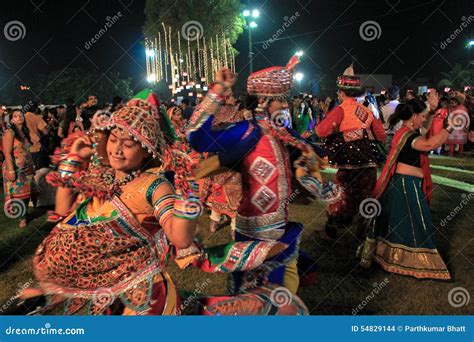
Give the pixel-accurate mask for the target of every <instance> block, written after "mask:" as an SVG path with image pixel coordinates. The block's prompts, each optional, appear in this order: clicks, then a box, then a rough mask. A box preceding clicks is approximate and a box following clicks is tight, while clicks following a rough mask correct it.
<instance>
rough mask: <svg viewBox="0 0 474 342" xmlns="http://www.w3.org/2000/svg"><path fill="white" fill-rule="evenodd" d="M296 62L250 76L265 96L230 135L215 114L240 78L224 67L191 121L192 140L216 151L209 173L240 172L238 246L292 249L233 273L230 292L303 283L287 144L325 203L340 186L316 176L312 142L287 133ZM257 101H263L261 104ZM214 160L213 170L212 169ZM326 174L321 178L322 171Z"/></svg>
mask: <svg viewBox="0 0 474 342" xmlns="http://www.w3.org/2000/svg"><path fill="white" fill-rule="evenodd" d="M296 63H297V59H296V57H293V58H292V59H291V60H290V62H289V63H288V64H287V66H286V67H272V68H268V69H264V70H261V71H258V72H255V73H253V74H252V75H250V77H249V79H248V82H247V90H248V93H249V95H253V96H256V97H260V98H266V99H267V101H263V102H262V104H261V105H259V107H258V108H257V109H256V110H255V112H254V119H253V120H251V121H241V122H237V123H235V124H233V125H232V126H230V127H227V128H226V129H224V130H214V129H213V128H212V123H213V120H214V115H215V114H216V113H218V112H219V110H220V108H221V106H222V105H223V103H224V99H225V97H226V96H229V95H230V94H231V91H232V90H231V86H232V85H233V83H234V82H235V77H234V75H233V74H232V73H231V72H230V71H229V70H226V69H223V70H221V71H220V72H219V73H218V75H217V79H216V81H215V82H214V83H213V84H212V85H211V90H210V91H209V93H208V94H207V96H206V98H205V99H204V100H203V102H202V104H201V106H200V107H199V108H197V109H196V110H195V112H194V114H193V116H192V118H191V120H190V124H191V125H190V128H189V129H188V140H189V142H190V144H191V146H192V147H193V148H195V149H196V150H197V151H199V152H217V153H218V156H215V157H216V158H214V159H213V158H209V159H208V160H206V163H205V165H204V166H203V168H204V169H206V168H208V171H209V172H211V171H215V170H216V169H218V168H219V167H220V166H227V167H229V168H233V169H234V170H238V171H240V172H241V174H242V189H243V193H242V201H241V203H240V206H239V209H238V213H237V220H236V234H235V239H236V241H254V242H259V241H280V242H283V243H285V244H287V245H288V248H287V249H286V250H285V251H283V252H282V253H280V254H279V255H277V256H276V257H274V258H272V259H270V260H268V262H266V263H265V264H264V265H262V267H260V268H258V269H255V270H253V271H251V272H241V273H233V274H232V283H231V288H232V290H233V291H235V292H240V291H243V290H246V289H248V288H251V287H253V286H256V285H257V284H259V283H260V282H261V281H265V280H270V282H272V283H276V284H282V285H284V286H285V287H287V288H288V289H289V290H290V291H292V292H293V293H296V291H297V289H298V284H299V276H298V270H297V267H296V266H297V255H298V248H299V240H300V236H301V231H302V225H301V224H299V223H295V222H288V198H289V196H290V194H291V168H290V163H289V153H288V150H287V148H286V147H285V146H291V147H294V148H296V149H297V150H299V151H300V152H299V153H301V154H302V155H301V158H300V159H299V160H298V165H299V166H300V167H299V168H300V169H301V170H300V171H299V172H298V176H299V177H298V180H299V181H300V182H301V183H302V184H303V185H304V186H305V187H306V188H308V189H309V190H310V191H311V192H312V193H313V194H315V195H316V196H318V197H319V198H323V197H325V196H326V197H325V198H326V199H327V200H329V199H331V198H332V197H335V196H336V192H337V191H336V189H334V188H333V187H332V186H331V184H325V185H323V183H322V182H321V180H320V179H317V178H315V177H313V175H312V174H311V173H313V172H314V173H316V172H317V169H318V165H319V164H318V163H320V162H321V160H320V159H319V158H318V157H317V155H316V153H315V152H314V150H313V148H312V147H311V145H309V144H308V143H307V142H306V141H305V140H304V139H302V138H301V137H299V136H298V135H297V134H296V133H293V132H291V131H289V130H288V129H287V128H286V126H285V123H286V122H288V121H289V120H288V119H289V113H288V103H287V102H286V100H285V98H286V96H287V95H288V93H289V91H290V89H291V86H292V82H293V69H294V66H295V65H296ZM255 102H257V99H255ZM213 161H215V165H211V164H212V162H213ZM318 176H319V177H320V175H319V174H318Z"/></svg>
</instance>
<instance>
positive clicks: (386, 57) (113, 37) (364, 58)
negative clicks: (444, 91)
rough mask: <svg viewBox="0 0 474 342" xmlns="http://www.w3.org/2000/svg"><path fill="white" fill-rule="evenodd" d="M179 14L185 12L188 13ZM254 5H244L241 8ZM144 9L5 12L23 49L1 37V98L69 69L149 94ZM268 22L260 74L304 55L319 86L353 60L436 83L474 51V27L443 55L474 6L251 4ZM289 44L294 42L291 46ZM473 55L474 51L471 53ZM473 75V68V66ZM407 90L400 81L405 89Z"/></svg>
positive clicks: (61, 5)
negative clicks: (374, 35)
mask: <svg viewBox="0 0 474 342" xmlns="http://www.w3.org/2000/svg"><path fill="white" fill-rule="evenodd" d="M186 1H190V0H180V1H179V2H178V5H179V6H181V7H182V8H183V10H186V6H185V3H186ZM242 2H243V5H244V6H246V5H247V1H242ZM144 6H145V1H144V0H120V1H99V0H89V1H59V0H31V1H29V0H17V1H8V2H5V1H2V2H1V3H0V14H1V16H0V28H2V30H3V27H4V25H5V24H6V23H7V22H9V21H11V20H19V21H21V22H22V23H23V24H24V25H25V27H26V36H25V38H24V39H22V40H18V41H13V42H11V41H8V40H6V39H5V37H4V35H3V32H1V35H0V92H2V91H7V90H8V89H9V87H17V86H18V84H21V83H23V84H28V79H29V78H30V77H31V76H32V75H34V74H35V73H38V72H39V73H44V72H51V71H54V70H60V69H62V68H64V67H66V66H70V67H81V68H88V69H91V70H95V71H96V72H97V74H98V75H100V74H101V73H107V72H109V71H120V72H121V74H122V75H123V76H125V77H131V78H132V85H133V87H134V88H135V89H134V90H139V89H141V88H143V87H144V86H146V82H145V78H146V72H145V51H144V47H143V35H142V27H143V24H144V21H145V14H144ZM250 7H251V8H259V9H260V12H261V16H260V18H258V20H257V22H258V25H259V27H258V28H257V29H256V30H255V31H254V33H253V41H254V42H255V44H254V45H253V47H254V52H255V60H254V70H258V69H261V68H265V67H268V66H271V65H283V64H285V63H286V62H287V61H288V59H289V57H290V56H291V54H292V53H294V52H295V51H297V50H300V49H301V50H305V57H304V58H303V62H302V64H301V65H300V66H298V69H299V70H301V71H302V72H304V74H305V78H312V77H319V78H322V79H323V81H324V80H327V81H331V82H333V80H334V78H335V77H336V76H337V74H339V73H341V72H342V71H343V70H344V69H345V68H346V67H347V65H348V64H349V63H350V62H351V61H352V60H356V63H355V71H356V73H391V74H393V77H394V80H395V82H396V81H397V80H402V79H406V78H411V79H414V78H417V77H426V78H428V79H429V80H432V81H433V82H437V81H438V80H439V79H440V78H441V77H440V72H441V71H449V70H451V69H452V67H453V65H454V64H455V63H461V64H463V65H464V66H467V65H468V60H469V58H470V56H469V54H471V57H472V55H473V51H472V50H474V48H471V49H468V48H466V43H467V41H468V40H469V39H472V38H474V34H473V32H474V21H473V22H471V23H470V24H469V26H468V27H467V28H465V29H464V31H463V32H462V33H461V34H460V35H459V36H458V37H457V38H456V39H455V40H454V41H453V42H452V43H451V44H448V46H447V47H446V48H445V49H441V48H440V44H441V42H443V41H445V40H446V38H448V37H449V36H450V35H451V34H452V33H453V32H454V30H456V29H457V28H459V26H460V24H461V22H462V19H461V17H463V16H465V17H466V18H467V17H469V16H470V15H474V2H473V1H471V0H452V1H447V0H435V1H433V0H431V1H429V0H420V1H405V0H387V1H385V0H366V1H361V0H358V1H350V0H338V1H335V0H332V1H329V0H312V1H309V0H297V1H277V0H267V1H256V0H254V1H251V6H250ZM118 11H121V13H122V14H123V16H122V18H121V19H120V20H119V21H118V22H117V23H115V24H114V26H113V27H112V28H111V29H110V30H109V31H108V32H107V33H106V34H104V35H103V36H102V37H101V38H100V40H99V41H98V42H97V43H96V44H94V45H93V46H92V47H91V48H90V49H88V50H86V49H85V48H84V44H85V43H86V42H87V41H88V40H89V39H90V38H92V37H93V36H94V35H95V34H96V33H97V32H98V30H99V29H100V28H102V27H103V26H104V24H105V23H106V17H107V16H111V17H112V16H113V15H114V14H116V13H117V12H118ZM296 11H298V12H299V13H300V16H299V18H298V19H297V20H296V21H295V22H294V23H293V24H292V25H291V26H290V27H289V28H287V29H286V30H285V32H284V33H283V34H282V35H281V37H280V38H285V39H281V40H278V41H276V42H274V43H272V44H270V46H269V47H268V48H267V49H263V47H262V46H263V41H265V40H268V39H269V38H270V37H271V36H272V35H273V34H274V33H275V32H276V31H277V30H278V28H280V27H281V26H282V25H283V23H284V17H285V16H288V17H290V16H291V15H292V14H294V13H295V12H296ZM367 20H375V21H377V22H378V23H379V24H380V27H381V30H382V32H381V36H380V38H379V39H377V40H374V41H370V42H368V41H364V40H362V39H361V37H360V35H359V26H360V25H361V24H362V23H363V22H365V21H367ZM288 36H290V37H291V38H286V37H288ZM247 39H248V37H247V31H244V33H243V34H242V35H241V36H240V38H239V40H238V41H237V42H236V44H235V47H236V48H237V50H239V51H240V55H239V56H238V57H237V70H238V71H239V73H240V83H239V84H240V85H241V86H242V85H243V81H244V80H245V78H246V76H247V75H248V66H247V62H248V57H247V55H248V50H247V48H248V47H247V44H248V40H247ZM470 50H471V51H470ZM470 67H472V66H470ZM400 82H401V81H400Z"/></svg>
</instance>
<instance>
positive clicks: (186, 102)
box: [181, 99, 189, 106]
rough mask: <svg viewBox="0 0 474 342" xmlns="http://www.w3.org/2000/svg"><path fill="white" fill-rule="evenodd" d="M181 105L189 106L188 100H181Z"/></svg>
mask: <svg viewBox="0 0 474 342" xmlns="http://www.w3.org/2000/svg"><path fill="white" fill-rule="evenodd" d="M181 104H185V105H186V106H189V100H188V99H183V100H182V101H181Z"/></svg>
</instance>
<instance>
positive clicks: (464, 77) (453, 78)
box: [438, 64, 474, 90]
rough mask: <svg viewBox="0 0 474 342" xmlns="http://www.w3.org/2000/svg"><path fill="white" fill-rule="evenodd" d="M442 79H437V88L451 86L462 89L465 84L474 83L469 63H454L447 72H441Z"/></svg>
mask: <svg viewBox="0 0 474 342" xmlns="http://www.w3.org/2000/svg"><path fill="white" fill-rule="evenodd" d="M441 75H442V76H443V79H442V80H441V81H439V83H438V88H443V87H451V88H454V89H459V90H462V89H463V88H464V86H466V85H472V84H474V72H473V70H472V66H471V65H469V64H468V65H467V66H465V67H464V66H462V65H461V64H455V65H454V67H453V69H452V70H451V71H449V72H442V73H441Z"/></svg>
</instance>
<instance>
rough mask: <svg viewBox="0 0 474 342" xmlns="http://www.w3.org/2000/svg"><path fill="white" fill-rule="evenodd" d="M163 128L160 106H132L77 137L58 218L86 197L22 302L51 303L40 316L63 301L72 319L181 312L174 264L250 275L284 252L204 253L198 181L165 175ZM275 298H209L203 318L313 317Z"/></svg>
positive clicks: (261, 294)
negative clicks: (81, 314)
mask: <svg viewBox="0 0 474 342" xmlns="http://www.w3.org/2000/svg"><path fill="white" fill-rule="evenodd" d="M159 122H160V118H159V114H158V111H157V109H156V107H155V106H153V105H151V104H150V103H148V102H145V101H143V100H141V99H133V100H130V101H129V102H128V103H127V105H126V106H125V107H123V108H121V109H120V110H118V111H117V112H115V113H113V114H112V116H111V118H110V121H109V122H108V123H106V124H104V126H103V127H102V129H103V131H102V132H95V133H94V134H91V135H89V136H84V137H81V138H78V139H77V140H76V141H75V142H74V143H73V144H72V147H71V149H70V153H69V154H68V155H67V156H65V157H64V158H63V159H62V160H61V162H60V164H59V168H58V171H57V172H56V173H54V174H52V175H51V177H49V178H50V181H51V182H52V183H54V184H55V185H57V186H59V188H58V193H57V196H58V201H57V206H56V211H57V212H58V214H61V215H62V214H65V212H66V211H69V210H70V208H71V207H72V204H73V203H74V201H75V198H76V196H77V194H78V193H80V194H81V195H82V196H84V197H85V198H87V199H85V200H84V201H82V202H81V203H80V204H79V205H78V206H77V207H76V208H75V209H74V210H73V212H72V213H70V214H69V215H67V216H66V217H65V218H64V219H63V220H62V221H61V222H59V223H58V224H57V225H56V226H55V227H54V229H53V230H52V231H51V233H50V234H49V235H48V236H47V237H46V239H45V240H44V241H43V242H42V243H41V245H40V246H39V247H38V249H37V251H36V253H35V256H34V273H35V276H36V279H37V281H38V284H39V288H29V289H27V290H25V291H23V293H22V294H21V298H23V299H27V298H30V297H34V296H39V295H44V296H46V298H47V299H48V301H47V305H46V306H45V307H43V308H42V309H40V310H39V311H40V312H42V311H46V310H47V309H49V308H51V307H52V306H56V305H59V304H65V305H64V313H65V314H73V313H75V312H78V311H79V310H84V308H86V309H87V312H88V313H89V314H123V315H174V314H180V313H181V312H180V309H179V308H180V297H179V293H178V291H177V289H176V287H175V285H174V283H173V280H172V279H171V277H170V276H169V274H168V273H167V272H166V266H167V263H168V262H169V261H170V260H172V259H175V261H176V262H177V263H178V265H180V266H181V267H186V266H188V265H191V264H193V265H194V266H196V267H200V268H201V269H203V270H204V271H206V272H232V271H242V270H247V269H252V268H254V267H257V266H259V265H260V264H261V263H262V262H263V261H264V260H265V258H267V257H270V256H272V255H273V254H275V253H278V252H280V251H281V250H282V249H284V248H285V247H286V246H285V245H283V244H280V243H275V242H262V243H258V244H250V243H232V244H229V245H226V246H216V247H212V248H210V249H208V250H206V249H202V248H201V247H200V246H199V245H197V244H196V243H194V242H193V238H194V231H195V225H196V220H195V219H196V218H197V217H198V216H199V214H200V212H201V205H200V203H199V201H198V200H197V198H196V197H195V196H194V193H193V191H194V190H195V189H194V184H193V183H191V184H188V182H187V179H185V178H180V177H181V176H175V185H176V187H177V192H176V193H175V191H174V189H173V186H172V185H171V184H170V183H169V182H168V180H167V179H166V178H165V177H164V176H163V165H160V161H161V158H162V157H163V156H166V155H168V156H169V155H170V154H173V153H175V152H176V151H165V152H163V151H164V149H165V147H164V140H163V136H162V133H161V132H162V130H161V128H160V125H159ZM104 142H106V143H105V144H104ZM178 155H179V153H178V152H176V156H178ZM90 158H92V159H90ZM89 159H90V161H89ZM164 159H166V158H164ZM165 163H166V160H165ZM87 164H89V165H87ZM175 171H179V170H175ZM176 174H177V175H182V173H180V172H176ZM272 291H273V287H272V285H271V284H268V285H267V286H266V287H262V288H258V289H255V291H254V292H253V293H248V294H246V295H245V298H241V297H224V298H223V300H221V298H220V297H214V298H209V299H208V300H209V301H207V299H203V300H202V302H203V304H204V305H205V306H204V309H202V308H201V309H202V312H201V313H205V314H267V313H273V314H281V313H284V314H305V313H306V312H307V310H306V308H305V306H304V304H303V303H302V302H301V300H299V299H298V298H295V299H294V300H292V302H291V303H290V304H289V305H286V306H285V307H283V308H282V309H280V308H276V311H275V307H274V305H272V303H271V302H270V301H269V300H266V299H268V298H270V294H271V292H272ZM229 301H231V303H232V305H231V304H229ZM223 303H224V304H223Z"/></svg>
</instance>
